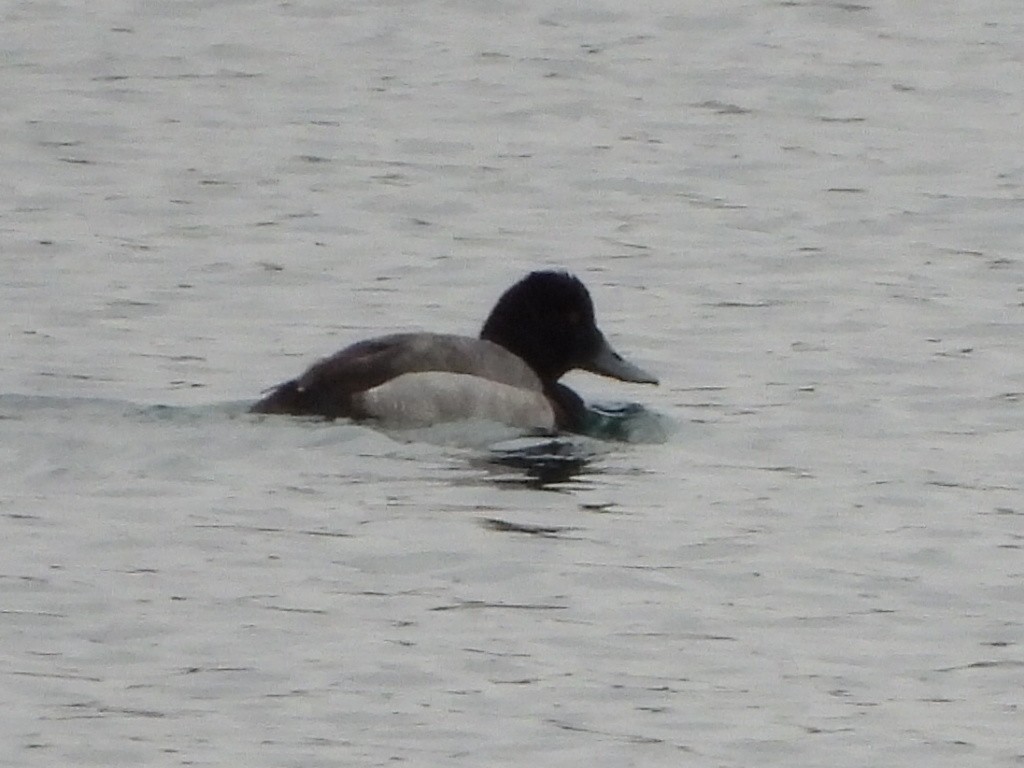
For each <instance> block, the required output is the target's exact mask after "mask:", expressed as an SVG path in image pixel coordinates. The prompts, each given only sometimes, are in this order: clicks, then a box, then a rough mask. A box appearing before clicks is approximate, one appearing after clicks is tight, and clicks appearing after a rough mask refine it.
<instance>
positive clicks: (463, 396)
mask: <svg viewBox="0 0 1024 768" xmlns="http://www.w3.org/2000/svg"><path fill="white" fill-rule="evenodd" d="M574 368H579V369H582V370H585V371H591V372H593V373H598V374H602V375H604V376H610V377H611V378H614V379H619V380H621V381H633V382H639V383H647V384H657V383H658V380H657V379H656V378H655V377H654V376H652V375H651V374H649V373H647V372H646V371H644V370H642V369H641V368H638V367H637V366H635V365H633V364H632V363H629V362H627V361H626V360H624V359H623V358H622V357H621V356H620V355H619V354H618V353H617V352H616V351H615V350H614V349H612V347H611V346H610V345H609V344H608V342H607V341H606V340H605V338H604V334H602V333H601V331H600V330H598V328H597V325H596V323H595V321H594V305H593V302H592V301H591V299H590V294H589V293H588V292H587V289H586V287H585V286H584V285H583V283H582V282H580V281H579V280H578V279H577V278H576V277H573V276H572V275H570V274H568V273H566V272H552V271H544V272H532V273H531V274H529V275H527V276H526V277H525V278H523V279H522V280H520V281H519V282H518V283H516V284H515V285H513V286H512V287H511V288H509V289H508V290H507V291H505V293H504V294H503V295H502V296H501V298H500V299H498V303H497V304H496V305H495V307H494V309H493V310H492V311H491V314H490V316H489V317H488V318H487V321H486V322H485V323H484V326H483V330H481V332H480V338H478V339H475V338H472V337H470V336H454V335H447V334H437V333H398V334H393V335H390V336H381V337H378V338H374V339H368V340H366V341H360V342H358V343H356V344H353V345H351V346H349V347H346V348H345V349H343V350H341V351H340V352H337V353H335V354H334V355H332V356H331V357H327V358H324V359H323V360H320V361H319V362H316V363H314V364H313V365H312V366H311V367H310V368H309V369H308V370H306V372H305V373H303V374H302V375H301V376H299V377H298V378H296V379H292V380H291V381H286V382H284V383H283V384H281V385H279V386H277V387H275V388H274V389H273V390H272V391H271V392H270V393H269V394H267V395H266V396H265V397H264V398H263V399H261V400H260V401H259V402H258V403H256V404H255V405H254V406H252V408H251V409H250V410H251V412H253V413H280V414H290V415H295V416H324V417H327V418H329V419H334V418H340V417H346V418H353V419H357V420H363V419H368V420H375V421H379V422H381V423H383V424H385V425H387V426H394V427H411V426H429V425H432V424H438V423H444V422H449V421H459V420H462V419H473V418H478V419H487V420H490V421H496V422H500V423H504V424H508V425H510V426H513V427H518V428H524V429H543V430H552V429H556V428H557V429H561V430H566V431H570V432H573V431H579V429H580V427H581V426H582V422H583V418H584V415H585V412H586V407H585V405H584V403H583V400H582V399H581V398H580V396H579V395H577V394H576V393H575V392H573V391H572V390H571V389H569V387H567V386H565V385H564V384H560V383H559V381H558V380H559V379H560V378H561V377H562V375H563V374H565V373H566V372H567V371H570V370H572V369H574Z"/></svg>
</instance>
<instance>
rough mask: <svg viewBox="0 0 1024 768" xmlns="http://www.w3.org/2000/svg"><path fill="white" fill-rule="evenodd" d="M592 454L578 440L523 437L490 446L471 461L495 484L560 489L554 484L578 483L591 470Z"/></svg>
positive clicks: (537, 488)
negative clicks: (485, 451)
mask: <svg viewBox="0 0 1024 768" xmlns="http://www.w3.org/2000/svg"><path fill="white" fill-rule="evenodd" d="M593 455H594V453H593V451H592V450H589V449H588V448H587V447H586V445H585V444H584V443H583V441H581V440H572V439H569V438H560V437H550V438H536V437H533V438H527V437H524V438H519V439H516V440H508V441H505V442H503V443H499V444H498V445H494V446H491V448H490V449H489V450H488V452H487V453H486V454H485V455H483V456H481V457H478V458H476V459H474V460H472V461H471V464H472V465H473V466H476V467H479V468H482V469H484V470H486V471H487V473H488V479H489V480H491V481H492V482H493V483H494V484H495V485H498V486H499V487H500V486H511V487H517V488H533V489H535V490H560V489H559V488H558V487H557V486H562V485H565V484H566V483H570V482H573V481H575V482H576V483H579V481H580V478H582V477H584V476H585V475H587V474H589V473H590V472H591V471H592V470H591V469H590V467H589V464H590V460H591V458H592V457H593ZM509 470H512V471H511V472H510V471H509Z"/></svg>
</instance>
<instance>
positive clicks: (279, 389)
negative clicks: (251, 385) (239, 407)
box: [249, 379, 316, 416]
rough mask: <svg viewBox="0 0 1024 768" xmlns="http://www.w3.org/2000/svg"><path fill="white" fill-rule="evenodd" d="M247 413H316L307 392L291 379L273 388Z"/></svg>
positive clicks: (292, 414)
mask: <svg viewBox="0 0 1024 768" xmlns="http://www.w3.org/2000/svg"><path fill="white" fill-rule="evenodd" d="M249 413H283V414H288V415H290V416H304V415H306V414H310V413H316V410H315V408H314V407H313V403H311V402H310V397H309V392H308V391H306V390H305V389H300V388H299V380H298V379H292V380H291V381H286V382H285V383H284V384H279V385H278V386H276V387H274V388H273V389H272V390H271V391H270V392H269V393H268V394H267V395H265V396H264V397H262V398H261V399H260V400H259V402H257V403H256V404H255V405H253V406H252V407H251V408H250V409H249Z"/></svg>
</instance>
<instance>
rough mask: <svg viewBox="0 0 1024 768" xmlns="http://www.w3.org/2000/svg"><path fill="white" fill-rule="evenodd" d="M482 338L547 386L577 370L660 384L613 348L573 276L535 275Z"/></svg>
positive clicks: (496, 313)
mask: <svg viewBox="0 0 1024 768" xmlns="http://www.w3.org/2000/svg"><path fill="white" fill-rule="evenodd" d="M480 338H482V339H487V340H488V341H493V342H494V343H495V344H500V345H501V346H503V347H505V349H507V350H509V351H510V352H512V353H513V354H515V355H516V356H518V357H519V358H521V359H522V360H523V361H524V362H525V363H526V364H527V365H529V366H530V367H531V368H533V370H534V371H536V372H537V375H538V376H539V377H540V379H541V381H543V382H545V384H550V383H553V382H555V381H557V380H558V379H559V378H561V377H562V375H563V374H565V373H566V372H567V371H570V370H572V369H573V368H582V369H584V370H588V371H593V372H594V373H600V374H603V375H605V376H611V377H612V378H616V379H621V380H623V381H636V382H646V383H657V380H656V379H655V378H654V377H653V376H651V375H650V374H649V373H647V372H646V371H643V370H641V369H640V368H637V367H636V366H634V365H632V364H631V363H628V362H626V361H625V360H623V359H622V357H621V356H620V355H619V354H618V353H617V352H615V351H614V350H613V349H612V348H611V347H610V346H609V345H608V342H607V341H606V340H605V338H604V335H603V334H602V333H601V331H600V330H598V327H597V323H596V322H595V320H594V303H593V302H592V301H591V299H590V293H589V291H587V288H586V286H585V285H583V283H582V282H580V281H579V280H578V279H577V278H576V277H574V276H572V275H570V274H568V273H567V272H554V271H545V272H532V273H530V274H529V275H527V276H526V277H524V278H523V279H522V280H520V281H519V282H518V283H516V284H515V285H513V286H512V287H511V288H509V289H508V290H507V291H505V293H504V294H502V296H501V298H500V299H498V303H497V304H496V305H495V307H494V309H493V310H491V314H490V316H489V317H488V318H487V321H486V322H485V323H484V327H483V330H482V331H481V332H480Z"/></svg>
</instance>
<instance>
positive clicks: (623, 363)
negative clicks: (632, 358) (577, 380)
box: [580, 338, 658, 384]
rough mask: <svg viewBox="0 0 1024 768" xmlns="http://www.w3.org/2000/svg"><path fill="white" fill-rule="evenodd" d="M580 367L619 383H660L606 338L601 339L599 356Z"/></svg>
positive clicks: (596, 355)
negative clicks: (620, 352)
mask: <svg viewBox="0 0 1024 768" xmlns="http://www.w3.org/2000/svg"><path fill="white" fill-rule="evenodd" d="M580 367H581V368H583V370H585V371H590V372H591V373H599V374H601V375H602V376H610V377H611V378H613V379H618V380H619V381H632V382H636V383H637V384H657V383H658V379H657V377H656V376H652V375H651V374H649V373H648V372H647V371H645V370H644V369H643V368H641V367H640V366H638V365H633V364H632V363H631V362H629V361H628V360H626V359H625V358H624V357H623V356H622V355H620V354H619V353H618V352H616V351H615V350H614V349H612V347H611V344H609V343H608V342H607V340H605V339H604V338H602V339H601V346H600V347H599V348H598V350H597V354H595V355H594V356H593V357H592V358H591V359H590V360H588V361H587V362H586V363H584V364H583V365H582V366H580Z"/></svg>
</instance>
